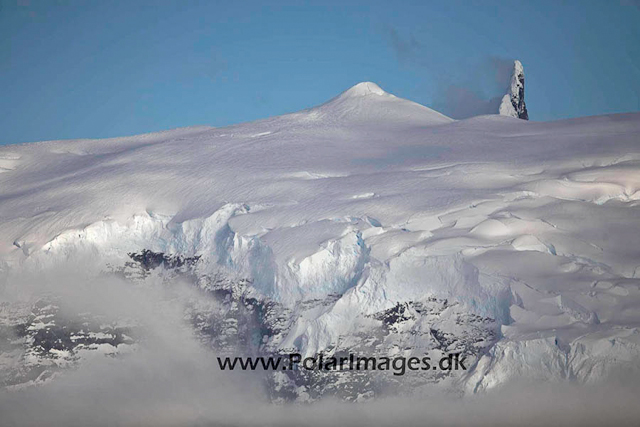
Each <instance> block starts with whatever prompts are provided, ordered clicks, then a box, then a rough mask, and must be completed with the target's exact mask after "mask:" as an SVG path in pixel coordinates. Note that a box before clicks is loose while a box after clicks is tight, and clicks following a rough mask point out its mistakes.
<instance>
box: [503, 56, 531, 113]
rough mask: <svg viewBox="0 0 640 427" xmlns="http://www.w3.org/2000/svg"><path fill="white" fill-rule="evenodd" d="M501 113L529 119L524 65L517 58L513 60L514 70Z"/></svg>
mask: <svg viewBox="0 0 640 427" xmlns="http://www.w3.org/2000/svg"><path fill="white" fill-rule="evenodd" d="M499 114H500V115H501V116H509V117H515V118H517V119H523V120H529V113H528V112H527V105H526V104H525V102H524V67H523V66H522V62H520V61H518V60H517V59H516V60H515V61H513V72H512V73H511V82H510V84H509V89H508V90H507V93H506V94H505V95H504V96H503V97H502V102H501V103H500V109H499Z"/></svg>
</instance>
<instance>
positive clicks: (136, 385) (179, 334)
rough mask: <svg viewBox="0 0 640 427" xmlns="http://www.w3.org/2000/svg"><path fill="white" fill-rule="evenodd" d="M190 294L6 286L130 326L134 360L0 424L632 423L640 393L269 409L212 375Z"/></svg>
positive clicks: (527, 387)
mask: <svg viewBox="0 0 640 427" xmlns="http://www.w3.org/2000/svg"><path fill="white" fill-rule="evenodd" d="M195 292H197V291H196V290H195V289H194V288H193V287H192V286H190V285H189V284H187V283H182V282H179V281H178V282H175V283H171V284H170V285H162V286H147V285H132V284H131V283H128V282H125V281H123V280H119V279H117V278H114V277H104V278H99V279H89V278H87V277H83V276H82V275H81V274H69V273H68V272H57V273H55V274H54V273H49V274H47V275H33V276H32V277H24V276H23V277H21V278H20V279H9V280H8V281H7V282H6V283H5V285H4V288H3V289H2V290H1V291H0V301H2V302H9V303H16V301H17V300H18V299H21V300H23V301H26V300H34V299H37V298H40V297H44V296H49V295H57V296H59V297H60V300H61V301H63V302H64V304H63V309H64V310H67V311H69V312H72V311H77V312H87V311H90V312H94V313H99V314H100V315H102V316H105V317H106V318H113V319H130V320H131V321H132V322H134V323H135V324H136V325H138V327H137V329H136V330H137V331H138V334H139V336H138V337H137V339H136V341H137V344H136V350H135V351H133V352H130V353H128V354H123V355H120V356H117V357H106V356H100V357H92V358H90V359H88V360H86V361H83V362H82V363H81V364H80V365H79V366H78V368H77V369H73V370H69V371H66V372H64V373H62V374H60V375H58V376H57V377H55V378H53V380H51V381H49V382H47V383H45V384H44V385H42V386H30V387H25V388H22V389H14V390H5V391H2V392H0V425H2V426H65V427H71V426H155V427H157V426H227V425H228V426H265V425H266V426H352V425H353V426H371V425H401V426H413V425H415V426H425V425H429V426H457V425H477V426H501V425H525V426H526V425H532V426H533V425H545V424H546V425H556V426H559V425H566V426H599V425H617V426H624V425H629V426H631V425H637V423H638V420H640V406H639V405H637V401H638V397H640V388H639V387H638V385H637V384H638V383H637V381H634V380H635V379H630V378H624V375H620V376H619V377H617V378H613V379H611V381H610V382H609V383H607V384H597V385H590V386H582V385H577V384H571V383H569V382H568V383H566V384H551V383H549V384H525V383H522V384H509V385H507V386H505V387H503V388H501V389H498V390H495V391H492V392H489V393H486V394H483V395H473V396H466V397H459V396H456V395H454V394H450V393H445V392H443V391H442V390H441V389H437V388H434V389H432V390H429V391H427V392H426V394H424V395H423V394H421V396H414V397H411V398H407V397H402V398H401V397H388V398H384V399H377V400H374V401H370V402H367V403H357V404H355V403H354V404H350V403H343V402H337V401H331V400H325V401H322V402H318V403H313V404H285V405H276V404H272V403H270V402H269V401H268V398H267V392H266V390H265V389H264V388H263V385H262V381H261V377H260V374H259V373H257V372H256V373H248V372H240V371H234V372H221V371H220V369H219V368H218V366H217V363H216V359H215V356H216V355H215V354H214V352H213V351H212V350H210V349H208V348H206V347H205V346H203V345H202V344H201V342H200V341H199V340H198V339H197V337H196V336H195V335H194V333H193V330H192V329H191V328H190V326H189V325H188V324H187V322H185V320H184V306H183V303H184V301H186V300H189V299H191V298H194V297H199V296H198V295H197V294H194V293H195Z"/></svg>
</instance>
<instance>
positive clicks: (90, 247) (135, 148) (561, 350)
mask: <svg viewBox="0 0 640 427" xmlns="http://www.w3.org/2000/svg"><path fill="white" fill-rule="evenodd" d="M639 138H640V113H630V114H617V115H608V116H598V117H586V118H579V119H570V120H560V121H553V122H545V123H542V122H533V121H524V120H517V119H516V118H513V117H505V116H501V115H486V116H479V117H473V118H470V119H466V120H460V121H456V120H452V119H450V118H448V117H446V116H444V115H442V114H440V113H438V112H436V111H434V110H431V109H429V108H427V107H424V106H422V105H419V104H416V103H414V102H411V101H408V100H405V99H401V98H398V97H396V96H394V95H391V94H389V93H387V92H385V91H384V90H383V89H381V88H380V87H379V86H378V85H376V84H375V83H371V82H363V83H359V84H357V85H355V86H354V87H352V88H350V89H349V90H347V91H346V92H344V93H342V94H340V95H339V96H337V97H335V98H333V99H331V100H330V101H328V102H326V103H325V104H322V105H320V106H317V107H314V108H310V109H307V110H303V111H300V112H296V113H292V114H287V115H284V116H279V117H273V118H269V119H265V120H260V121H256V122H251V123H243V124H239V125H233V126H228V127H224V128H211V127H204V126H202V127H191V128H183V129H175V130H170V131H165V132H158V133H151V134H145V135H138V136H132V137H122V138H112V139H102V140H70V141H46V142H38V143H29V144H21V145H10V146H3V147H0V167H1V168H2V169H0V201H1V202H0V218H1V221H0V298H1V301H2V305H1V306H0V320H1V321H2V323H0V325H1V326H2V327H3V328H5V329H4V330H6V331H9V330H14V329H11V328H17V327H24V329H25V330H26V331H34V332H33V333H31V332H29V333H24V334H23V335H22V338H21V340H22V341H20V340H18V341H16V340H13V341H11V342H13V343H14V344H12V345H11V346H10V348H9V347H7V345H5V346H0V349H2V350H3V354H2V357H0V366H1V367H2V370H3V371H4V372H5V373H7V375H3V377H2V378H0V379H1V380H2V381H3V382H4V383H3V385H4V386H6V387H13V388H15V387H18V386H21V385H22V386H24V385H29V384H39V383H41V382H43V381H45V380H46V381H55V375H50V373H49V374H47V375H42V373H41V372H42V368H38V369H37V370H36V371H34V372H35V373H34V374H29V375H22V376H20V375H18V374H14V373H12V372H14V371H16V370H17V371H21V372H22V371H24V369H25V366H27V365H29V366H32V365H43V364H44V365H46V364H50V365H51V364H53V365H56V366H58V367H59V368H61V369H60V373H62V372H64V369H62V368H65V367H66V366H67V365H69V364H73V363H82V362H81V361H80V362H78V360H81V359H82V358H81V357H79V356H78V355H79V354H80V353H82V354H83V355H86V354H90V353H91V349H93V350H95V352H99V353H105V354H109V355H111V356H113V354H119V353H127V352H132V351H133V352H135V351H136V348H137V346H143V345H144V342H143V341H141V342H138V343H135V344H133V343H132V341H135V337H134V338H131V337H130V336H129V335H130V334H134V332H132V331H131V328H133V329H135V322H134V325H133V326H131V325H129V324H120V323H118V322H112V323H109V324H108V325H107V326H105V327H104V328H102V327H101V326H100V324H99V323H100V322H97V321H95V322H94V321H91V322H89V323H91V324H92V325H94V326H92V328H93V330H86V328H85V330H83V335H77V334H76V335H73V334H70V335H69V339H68V341H69V342H71V341H73V342H75V343H77V342H82V343H83V344H82V345H83V347H82V348H81V350H82V352H79V351H78V350H77V349H76V347H71V348H70V349H67V348H66V347H65V349H64V350H61V349H59V348H56V344H55V343H54V344H51V345H52V347H51V348H50V349H49V350H48V351H44V350H42V349H41V350H39V353H38V352H36V353H37V354H36V353H34V350H33V348H29V346H30V345H33V344H34V340H35V339H36V338H34V337H36V335H37V334H36V332H37V330H40V329H43V328H44V329H46V327H47V326H46V325H50V327H54V326H55V323H52V321H51V322H49V323H46V322H45V320H46V319H54V318H56V317H55V313H57V312H58V310H60V311H61V310H63V306H64V300H60V298H59V297H51V301H53V303H52V304H53V305H52V306H51V307H49V306H45V305H43V303H42V301H43V297H42V293H34V294H28V292H27V291H26V290H24V289H22V288H21V286H22V282H23V278H24V277H38V275H45V276H46V275H49V274H53V273H52V272H59V271H60V270H66V271H73V272H74V274H77V275H79V276H81V277H84V278H86V280H93V279H92V278H98V277H103V276H104V275H105V274H117V275H119V276H122V277H125V278H126V280H128V281H130V282H133V283H136V285H135V286H142V289H146V288H152V287H162V286H165V285H166V284H167V283H171V282H173V281H187V282H189V283H191V284H192V285H193V286H192V287H194V288H195V289H197V291H188V292H187V291H185V293H184V294H180V296H179V297H172V298H171V299H170V300H169V302H170V303H171V304H176V305H178V306H180V307H182V308H184V313H186V314H185V315H184V317H185V319H187V320H188V322H187V323H188V324H189V325H191V326H193V327H194V328H196V329H197V330H198V333H200V335H201V337H205V336H207V337H208V338H207V340H204V341H203V342H204V343H205V345H208V346H211V347H212V348H215V349H216V351H220V352H225V351H226V352H229V351H230V348H231V347H230V346H239V345H242V346H243V347H242V348H243V351H248V352H253V353H256V352H258V353H260V354H278V353H282V352H286V351H290V350H293V351H297V352H300V353H302V354H304V355H313V354H316V353H318V352H325V353H326V354H338V353H340V352H347V351H357V350H359V351H362V352H363V353H364V354H377V355H405V356H409V355H416V354H425V353H426V352H429V353H430V354H431V353H433V352H440V353H442V354H445V353H447V352H451V351H463V352H466V353H467V354H469V360H470V361H471V362H472V363H471V368H470V370H469V371H468V372H465V373H460V374H451V375H446V376H440V377H438V376H435V375H431V373H427V374H429V375H426V376H424V378H421V379H419V380H417V379H415V378H414V379H410V378H407V379H406V382H408V383H410V384H408V385H405V384H402V385H399V386H398V387H400V388H402V387H406V389H408V390H411V392H413V391H414V390H416V389H419V388H420V387H423V386H425V385H426V384H429V385H432V384H437V385H439V386H441V387H442V388H443V389H447V390H453V391H455V392H459V393H463V394H477V393H484V392H487V391H489V390H491V389H494V388H498V387H499V386H504V385H508V384H509V383H511V382H513V381H516V380H520V379H522V378H527V379H530V380H534V381H541V382H545V381H556V382H559V383H561V382H573V383H580V384H582V383H584V384H587V383H598V382H602V381H606V380H607V378H608V377H609V376H611V375H614V373H615V372H617V371H619V370H625V372H628V373H629V375H631V373H636V372H637V371H638V370H639V368H640V363H638V362H639V361H640V329H638V327H639V326H640V261H639V260H640V241H639V240H638V239H637V236H638V235H639V233H640V221H639V220H638V209H639V206H640V144H639V141H640V139H639ZM145 287H146V288H145ZM55 289H57V288H56V287H54V288H53V290H54V291H52V292H54V293H55ZM23 292H27V294H26V295H22V293H23ZM181 292H182V291H181ZM63 294H64V292H63ZM17 295H20V298H18V296H17ZM212 295H213V296H217V297H220V298H218V299H216V298H217V297H216V298H214V297H212ZM56 298H58V299H56ZM55 301H58V302H55ZM56 304H58V305H56ZM34 307H37V309H38V310H39V311H37V313H36V312H35V311H33V310H35V309H34ZM44 307H48V308H46V310H45V308H44ZM32 312H33V313H32ZM78 316H79V314H78ZM216 316H219V317H220V318H218V317H216ZM80 317H82V316H80ZM56 319H57V318H56ZM221 319H222V320H221ZM92 322H93V323H92ZM94 323H95V324H94ZM20 325H22V326H20ZM29 328H31V329H29ZM7 334H8V332H7ZM101 334H102V335H101ZM256 334H257V335H256ZM254 335H255V336H254ZM73 336H75V337H76V339H75V340H73V339H71V337H73ZM212 336H214V337H212ZM221 336H224V338H220V337H221ZM78 337H79V338H78ZM13 338H15V337H13ZM13 338H12V339H13ZM7 340H8V339H7ZM7 342H8V341H7ZM74 345H76V344H74ZM234 348H235V347H234ZM74 349H76V350H74ZM64 351H66V352H67V353H68V354H67V353H65V354H66V356H65V354H62V353H61V352H64ZM67 356H68V357H67ZM34 369H35V368H34ZM17 371H16V372H17ZM10 372H11V373H10ZM56 372H57V371H56ZM9 373H10V374H9ZM56 375H57V374H56ZM291 375H293V374H291ZM269 381H271V383H270V384H271V389H272V391H273V390H275V391H282V390H287V395H288V396H289V397H290V398H292V399H293V400H296V399H301V400H309V399H311V400H313V399H316V398H317V399H319V398H321V397H323V396H324V395H329V394H331V393H332V392H334V391H335V390H336V389H337V388H339V387H338V386H337V385H336V384H337V383H339V382H340V381H347V382H348V381H351V380H344V379H340V378H337V377H331V376H328V377H326V378H324V379H322V378H319V377H305V378H296V377H293V376H286V375H284V374H282V373H276V374H274V375H273V376H272V377H271V379H270V380H269ZM332 382H333V383H332ZM353 384H356V386H354V387H351V386H349V387H346V386H345V388H344V390H342V392H341V393H342V395H341V396H343V397H345V398H346V399H348V400H361V399H362V398H366V397H371V396H376V395H377V394H378V393H382V392H381V391H380V390H379V389H377V388H375V387H369V386H366V381H364V380H363V379H362V378H360V377H354V378H353V379H352V385H353ZM363 384H365V385H363ZM367 387H369V388H367ZM320 389H322V390H320ZM324 390H327V391H326V393H325V392H324ZM354 390H355V391H354ZM403 390H404V389H403ZM283 395H284V394H282V393H280V394H278V393H275V392H274V396H275V399H276V400H277V399H278V398H282V396H283Z"/></svg>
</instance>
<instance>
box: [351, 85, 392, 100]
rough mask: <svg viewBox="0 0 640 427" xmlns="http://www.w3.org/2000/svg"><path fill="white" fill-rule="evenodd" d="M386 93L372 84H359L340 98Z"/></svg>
mask: <svg viewBox="0 0 640 427" xmlns="http://www.w3.org/2000/svg"><path fill="white" fill-rule="evenodd" d="M386 94H387V92H385V91H384V90H382V88H381V87H380V86H378V85H377V84H375V83H373V82H360V83H358V84H357V85H354V86H352V87H351V88H349V89H347V90H346V91H344V92H343V93H342V95H341V97H345V98H347V97H357V96H367V95H386Z"/></svg>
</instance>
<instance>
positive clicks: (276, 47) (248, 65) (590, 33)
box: [0, 0, 640, 144]
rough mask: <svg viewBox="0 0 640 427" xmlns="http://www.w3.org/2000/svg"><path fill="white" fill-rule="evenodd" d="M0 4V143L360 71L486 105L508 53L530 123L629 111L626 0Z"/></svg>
mask: <svg viewBox="0 0 640 427" xmlns="http://www.w3.org/2000/svg"><path fill="white" fill-rule="evenodd" d="M0 7H1V8H0V88H2V91H1V93H0V144H7V143H16V142H30V141H39V140H51V139H67V138H102V137H111V136H123V135H132V134H137V133H144V132H152V131H157V130H163V129H169V128H175V127H182V126H191V125H199V124H206V125H212V126H224V125H228V124H233V123H238V122H244V121H250V120H254V119H259V118H264V117H269V116H274V115H278V114H283V113H287V112H293V111H297V110H300V109H303V108H307V107H310V106H313V105H317V104H319V103H322V102H324V101H326V100H328V99H329V98H331V97H333V96H335V95H337V94H338V93H339V92H341V91H343V90H345V89H347V88H349V87H350V86H351V85H353V84H355V83H357V82H359V81H365V80H370V81H374V82H376V83H378V84H379V85H380V86H381V87H382V88H383V89H385V90H386V91H388V92H391V93H393V94H395V95H397V96H401V97H404V98H408V99H411V100H413V101H416V102H419V103H421V104H424V105H427V106H430V107H432V108H435V109H438V110H439V111H441V112H443V113H445V114H450V115H454V116H455V115H458V116H464V115H469V114H472V113H482V112H484V110H486V108H487V105H488V104H487V101H488V100H489V99H491V98H492V97H494V96H497V95H498V94H499V93H500V92H502V91H503V90H504V86H505V85H504V82H500V80H501V79H504V77H503V74H504V72H505V64H508V63H509V61H510V60H512V59H514V58H517V59H520V60H521V61H522V62H523V64H524V66H525V73H526V101H527V106H528V108H529V114H530V117H531V119H532V120H554V119H559V118H567V117H578V116H585V115H597V114H607V113H617V112H628V111H638V110H640V101H639V98H640V1H634V0H621V1H616V0H608V1H586V0H583V1H558V0H555V1H517V0H503V1H489V0H483V1H472V0H465V1H460V2H455V1H437V2H436V1H416V2H409V1H399V0H396V1H385V2H376V1H362V2H360V1H336V2H332V1H318V2H300V1H297V2H294V1H275V0H274V1H271V2H252V1H235V2H230V1H224V2H217V1H197V2H196V1H180V2H169V1H165V0H159V1H148V2H144V1H73V0H68V1H65V0H49V1H36V0H0ZM497 76H498V77H497ZM500 76H502V77H500ZM499 77H500V78H499Z"/></svg>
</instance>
